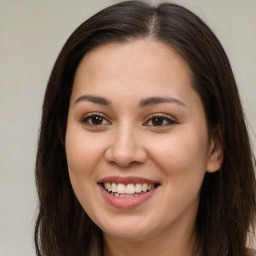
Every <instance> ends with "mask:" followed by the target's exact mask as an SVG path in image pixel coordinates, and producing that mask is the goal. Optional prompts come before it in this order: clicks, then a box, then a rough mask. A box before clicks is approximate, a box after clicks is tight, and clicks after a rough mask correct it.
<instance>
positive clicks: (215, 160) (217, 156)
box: [206, 125, 223, 173]
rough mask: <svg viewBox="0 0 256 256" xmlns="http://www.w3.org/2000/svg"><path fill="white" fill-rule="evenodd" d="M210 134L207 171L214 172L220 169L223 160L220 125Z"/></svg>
mask: <svg viewBox="0 0 256 256" xmlns="http://www.w3.org/2000/svg"><path fill="white" fill-rule="evenodd" d="M210 136H211V137H210V140H209V152H208V161H207V166H206V172H209V173H213V172H216V171H218V170H219V169H220V167H221V165H222V162H223V145H222V134H221V129H220V126H219V125H217V126H216V127H214V128H213V129H212V132H211V134H210Z"/></svg>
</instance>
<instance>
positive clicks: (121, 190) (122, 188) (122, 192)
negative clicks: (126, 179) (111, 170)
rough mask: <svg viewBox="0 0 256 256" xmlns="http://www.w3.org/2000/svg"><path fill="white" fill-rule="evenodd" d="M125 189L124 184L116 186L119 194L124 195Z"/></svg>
mask: <svg viewBox="0 0 256 256" xmlns="http://www.w3.org/2000/svg"><path fill="white" fill-rule="evenodd" d="M125 192H126V188H125V185H124V184H121V183H118V184H117V193H119V194H125Z"/></svg>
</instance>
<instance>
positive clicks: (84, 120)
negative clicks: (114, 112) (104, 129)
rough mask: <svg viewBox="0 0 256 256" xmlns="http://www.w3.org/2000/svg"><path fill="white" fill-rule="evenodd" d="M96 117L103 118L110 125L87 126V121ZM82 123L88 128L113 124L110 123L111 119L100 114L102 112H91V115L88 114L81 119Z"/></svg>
mask: <svg viewBox="0 0 256 256" xmlns="http://www.w3.org/2000/svg"><path fill="white" fill-rule="evenodd" d="M94 116H99V117H102V118H103V119H105V120H106V121H107V122H108V124H98V125H93V124H88V123H87V124H86V119H89V118H91V117H94ZM80 122H81V123H83V124H85V125H87V126H104V125H109V124H111V122H110V121H109V118H108V117H107V116H106V115H105V114H103V113H100V112H90V113H87V114H85V115H83V117H82V118H81V119H80Z"/></svg>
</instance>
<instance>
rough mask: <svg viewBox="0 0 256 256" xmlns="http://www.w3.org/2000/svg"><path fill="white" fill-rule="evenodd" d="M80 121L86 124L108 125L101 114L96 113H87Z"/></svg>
mask: <svg viewBox="0 0 256 256" xmlns="http://www.w3.org/2000/svg"><path fill="white" fill-rule="evenodd" d="M81 122H82V123H83V124H85V125H88V126H100V125H109V124H110V122H109V121H108V120H107V119H106V118H105V117H103V116H101V115H98V114H89V115H87V116H85V117H84V118H83V119H82V120H81Z"/></svg>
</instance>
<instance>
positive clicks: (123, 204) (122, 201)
mask: <svg viewBox="0 0 256 256" xmlns="http://www.w3.org/2000/svg"><path fill="white" fill-rule="evenodd" d="M99 186H100V189H101V193H102V195H103V197H104V198H105V200H106V201H107V202H108V203H109V204H110V205H112V206H114V207H116V208H123V209H129V208H134V207H136V206H139V205H141V204H142V203H144V202H146V201H147V200H149V199H150V198H151V197H152V196H153V194H154V193H155V192H156V190H157V188H158V187H156V188H154V189H152V190H150V191H149V192H146V193H143V194H141V195H138V196H134V197H128V198H123V197H116V196H113V195H111V194H110V193H108V192H107V191H106V190H105V189H104V188H103V187H102V186H101V185H99Z"/></svg>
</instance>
